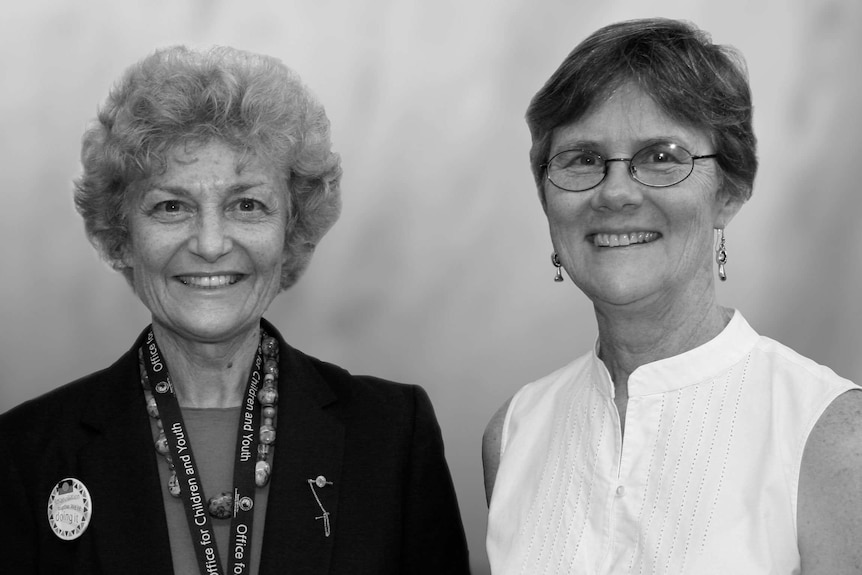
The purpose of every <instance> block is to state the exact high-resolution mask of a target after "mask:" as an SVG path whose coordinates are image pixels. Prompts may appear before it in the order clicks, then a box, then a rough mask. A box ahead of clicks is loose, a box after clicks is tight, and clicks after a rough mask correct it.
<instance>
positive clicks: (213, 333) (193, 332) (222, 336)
mask: <svg viewBox="0 0 862 575" xmlns="http://www.w3.org/2000/svg"><path fill="white" fill-rule="evenodd" d="M178 319H179V321H172V322H170V323H168V324H166V326H165V327H167V328H168V329H170V330H171V331H174V332H176V333H177V334H179V335H180V336H181V337H184V338H188V339H190V340H192V341H198V342H206V343H220V342H225V341H228V340H230V339H232V338H235V337H237V336H240V335H241V334H243V333H245V331H246V330H248V329H249V327H250V326H254V325H257V324H258V323H259V322H260V318H251V319H250V318H235V317H217V318H211V319H205V318H201V317H199V316H198V317H192V318H187V320H186V321H182V318H178Z"/></svg>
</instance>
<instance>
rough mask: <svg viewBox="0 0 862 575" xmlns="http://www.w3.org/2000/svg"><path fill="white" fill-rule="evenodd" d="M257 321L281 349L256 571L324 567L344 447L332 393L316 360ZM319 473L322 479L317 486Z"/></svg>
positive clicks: (328, 555)
mask: <svg viewBox="0 0 862 575" xmlns="http://www.w3.org/2000/svg"><path fill="white" fill-rule="evenodd" d="M261 323H262V326H263V327H264V329H266V330H267V332H269V333H270V335H273V336H274V337H276V338H277V339H278V341H279V345H280V357H279V406H278V407H279V409H278V431H277V433H278V436H277V439H276V449H275V453H274V455H273V473H272V478H271V481H272V483H271V484H270V488H269V502H268V504H267V506H268V507H267V511H266V518H267V520H266V526H265V531H264V539H263V548H262V550H261V561H260V573H261V574H265V573H276V572H278V573H281V572H283V571H284V568H285V566H290V567H291V568H292V570H293V571H295V572H297V573H327V572H329V568H330V562H331V557H332V551H333V543H334V540H335V536H336V533H337V529H338V500H339V493H340V491H341V470H342V457H343V454H344V431H345V427H344V423H343V422H342V421H341V419H340V417H339V416H340V413H341V410H340V409H339V405H338V399H339V398H338V396H337V395H336V394H335V392H334V391H333V389H332V387H331V385H330V382H328V381H327V379H326V378H325V377H324V376H323V374H321V372H320V371H319V370H318V369H317V365H319V363H318V364H316V363H315V361H314V360H312V359H311V358H309V357H308V356H306V355H304V354H303V353H301V352H299V351H297V350H295V349H293V348H292V347H290V346H289V345H288V344H287V343H286V342H285V341H284V339H283V338H282V337H281V335H280V334H279V333H278V331H277V330H276V329H275V328H274V327H273V326H272V325H271V324H269V323H268V322H266V321H262V322H261ZM318 477H321V478H322V479H321V481H325V482H326V483H324V484H323V485H324V486H323V487H319V486H318V485H317V483H316V480H317V479H318ZM315 496H316V497H315ZM318 500H319V503H318ZM327 521H328V523H329V527H328V531H329V532H328V534H327V527H326V523H327Z"/></svg>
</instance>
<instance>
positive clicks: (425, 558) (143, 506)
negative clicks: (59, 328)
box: [0, 322, 469, 575]
mask: <svg viewBox="0 0 862 575" xmlns="http://www.w3.org/2000/svg"><path fill="white" fill-rule="evenodd" d="M263 325H264V327H265V328H266V329H267V331H268V332H269V333H270V334H272V335H274V336H275V337H277V338H278V340H279V343H280V344H281V350H280V351H281V355H280V366H279V372H280V377H279V396H280V399H279V425H278V450H277V452H276V456H275V459H274V460H273V473H272V478H271V481H272V483H271V485H270V491H269V503H268V506H267V510H266V529H265V531H264V541H263V548H262V551H261V559H260V573H261V575H265V574H270V573H279V574H282V573H315V574H320V573H329V574H342V573H344V574H350V575H358V574H363V573H369V574H372V573H373V574H375V575H378V574H385V573H393V574H394V573H428V574H431V573H433V574H435V575H436V574H449V573H452V574H458V573H468V572H469V567H468V559H467V544H466V539H465V537H464V528H463V526H462V523H461V517H460V514H459V511H458V503H457V501H456V498H455V491H454V488H453V486H452V479H451V476H450V475H449V469H448V467H447V465H446V460H445V458H444V455H443V440H442V437H441V434H440V428H439V426H438V425H437V420H436V418H435V415H434V410H433V408H432V406H431V403H430V401H429V399H428V396H427V395H426V393H425V392H424V391H423V390H422V388H420V387H418V386H412V385H404V384H397V383H392V382H388V381H384V380H381V379H377V378H373V377H365V376H353V375H350V374H349V373H348V372H346V371H345V370H343V369H341V368H339V367H337V366H335V365H332V364H328V363H325V362H322V361H320V360H317V359H315V358H312V357H309V356H307V355H305V354H303V353H301V352H300V351H297V350H295V349H293V348H292V347H290V346H289V345H287V344H286V343H285V342H284V340H283V339H282V338H281V336H280V335H279V334H278V332H277V331H276V330H275V329H274V328H273V327H272V326H271V325H269V324H268V323H266V322H264V324H263ZM142 338H143V335H142V336H141V338H139V339H138V341H137V342H136V343H135V345H134V346H133V347H132V349H130V350H129V351H128V352H127V353H126V354H125V355H123V356H122V357H121V358H120V359H119V360H118V361H117V362H116V363H115V364H114V365H112V366H111V367H109V368H107V369H105V370H103V371H100V372H97V373H94V374H92V375H89V376H87V377H84V378H82V379H80V380H78V381H75V382H73V383H70V384H68V385H65V386H63V387H61V388H58V389H56V390H54V391H52V392H50V393H48V394H46V395H43V396H42V397H39V398H37V399H34V400H32V401H29V402H27V403H24V404H22V405H20V406H18V407H16V408H14V409H12V410H11V411H8V412H6V413H5V414H3V415H2V416H0V493H2V498H3V513H2V514H0V548H2V549H3V554H2V555H3V559H2V561H0V572H2V573H15V574H16V575H25V574H30V573H51V574H56V573H63V574H64V575H72V574H87V575H96V574H118V575H133V574H137V573H140V574H148V575H149V574H163V573H165V574H167V573H172V572H173V566H172V563H171V553H170V543H169V541H168V532H167V521H166V519H165V512H164V507H163V505H162V494H161V490H162V489H163V486H162V485H161V483H160V481H159V474H158V467H157V460H156V455H155V453H154V450H153V438H152V435H151V433H150V425H149V421H148V415H147V412H146V410H145V404H144V396H143V392H142V389H141V385H140V380H139V375H138V359H137V350H138V347H139V346H140V344H141V341H142ZM318 475H324V476H325V477H326V478H327V479H328V480H330V481H332V482H333V484H332V485H331V486H326V487H325V488H324V489H319V490H318V495H319V496H320V498H321V503H322V504H323V506H324V507H325V508H326V510H327V511H329V512H330V513H331V516H330V519H331V536H330V537H325V536H324V532H323V527H322V524H321V522H320V521H319V520H315V517H317V516H319V515H320V508H319V507H318V505H317V503H316V502H315V501H314V498H313V496H312V494H311V491H310V489H309V486H308V479H309V478H316V477H317V476H318ZM64 477H75V478H77V479H79V480H81V481H82V482H83V483H84V484H85V485H86V486H87V488H88V490H89V492H90V495H91V496H92V501H93V513H92V519H91V521H90V525H89V527H88V528H87V530H86V531H85V532H84V533H83V534H82V535H81V536H80V537H79V538H78V539H75V540H73V541H63V540H61V539H59V538H58V537H57V536H56V535H54V533H53V531H52V530H51V528H50V526H49V524H48V515H47V504H48V497H49V494H50V493H51V490H52V488H53V487H54V485H55V484H56V483H57V482H58V481H59V480H60V479H62V478H64ZM178 575H179V574H178Z"/></svg>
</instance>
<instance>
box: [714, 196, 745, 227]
mask: <svg viewBox="0 0 862 575" xmlns="http://www.w3.org/2000/svg"><path fill="white" fill-rule="evenodd" d="M715 202H716V213H715V222H714V225H713V227H714V228H724V227H726V226H727V224H729V223H730V220H732V219H733V217H734V216H735V215H736V212H738V211H739V209H740V208H741V207H742V205H743V204H744V203H745V200H744V199H742V198H740V197H738V196H732V195H730V194H728V193H726V192H721V191H720V192H719V193H718V196H717V197H716V200H715Z"/></svg>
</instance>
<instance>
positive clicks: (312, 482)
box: [308, 475, 332, 537]
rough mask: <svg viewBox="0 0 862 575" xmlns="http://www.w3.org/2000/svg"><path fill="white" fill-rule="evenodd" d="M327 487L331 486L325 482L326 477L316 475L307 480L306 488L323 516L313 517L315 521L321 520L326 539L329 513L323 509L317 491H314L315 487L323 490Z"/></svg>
mask: <svg viewBox="0 0 862 575" xmlns="http://www.w3.org/2000/svg"><path fill="white" fill-rule="evenodd" d="M327 485H332V482H331V481H327V480H326V477H324V476H323V475H318V476H317V477H316V478H314V479H309V480H308V487H309V489H311V494H312V495H313V496H314V500H315V501H316V502H317V506H318V507H320V512H321V513H323V515H320V516H319V517H315V519H323V533H324V535H325V536H326V537H329V534H330V528H329V511H327V510H326V509H324V508H323V503H321V502H320V497H318V496H317V490H316V489H315V487H317V488H319V489H323V488H324V487H326V486H327Z"/></svg>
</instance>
